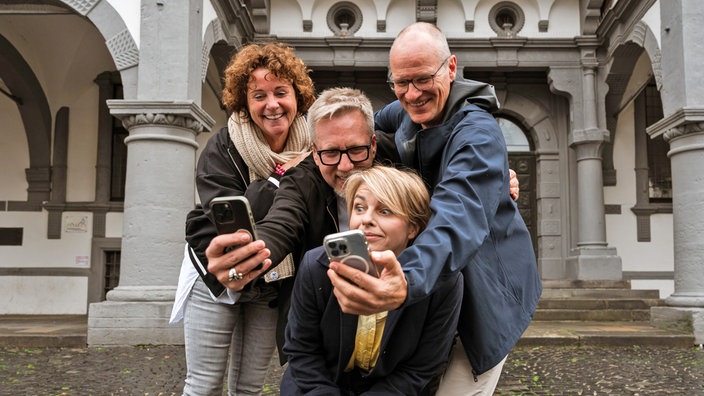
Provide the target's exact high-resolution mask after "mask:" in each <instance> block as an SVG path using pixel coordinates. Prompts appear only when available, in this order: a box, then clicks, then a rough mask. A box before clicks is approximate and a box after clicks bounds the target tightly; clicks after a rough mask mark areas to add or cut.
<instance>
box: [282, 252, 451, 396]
mask: <svg viewBox="0 0 704 396" xmlns="http://www.w3.org/2000/svg"><path fill="white" fill-rule="evenodd" d="M328 265H329V261H328V258H327V256H326V255H325V252H324V251H323V248H322V247H318V248H316V249H313V250H311V251H310V252H308V253H306V255H305V256H304V258H303V261H302V262H301V265H300V266H299V267H298V274H297V275H296V282H295V284H294V289H293V294H292V297H291V309H290V311H289V319H288V326H287V327H286V343H285V345H284V353H286V354H287V357H288V368H287V369H286V372H285V373H284V375H283V377H282V380H281V387H280V389H281V395H301V394H309V395H311V394H320V395H348V394H366V395H372V394H377V395H418V394H421V391H422V390H423V389H424V388H425V386H426V385H427V384H428V382H429V381H430V380H431V379H433V378H434V377H436V376H437V375H438V374H439V373H440V372H441V371H442V370H443V368H444V366H445V364H446V362H447V359H448V356H449V353H450V348H451V346H452V340H453V338H454V337H453V336H454V334H455V329H456V326H457V319H458V316H459V309H460V304H461V299H462V288H461V276H460V275H459V274H458V273H455V274H454V275H453V276H449V277H447V279H446V280H445V281H444V282H441V283H439V284H438V287H437V290H436V292H435V293H433V294H431V295H430V296H429V297H425V298H422V299H419V300H418V301H417V302H416V303H415V304H413V305H409V304H406V305H404V306H403V307H402V308H400V309H397V310H393V311H389V313H388V316H387V318H386V325H385V328H384V334H383V336H382V340H381V348H380V353H379V358H378V360H377V363H376V366H375V367H374V368H373V369H372V370H371V372H369V373H368V374H367V373H362V372H361V371H360V370H359V369H355V370H353V371H351V372H347V373H346V372H344V369H345V367H346V366H347V363H348V362H349V360H350V357H351V356H352V352H353V351H354V343H355V335H356V330H357V316H356V315H348V314H344V313H342V311H341V310H340V306H339V304H338V302H337V299H336V298H335V295H334V294H333V292H332V290H333V287H332V284H331V283H330V279H329V278H328V276H327V269H328Z"/></svg>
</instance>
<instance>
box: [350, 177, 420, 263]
mask: <svg viewBox="0 0 704 396" xmlns="http://www.w3.org/2000/svg"><path fill="white" fill-rule="evenodd" d="M350 229H358V230H361V231H362V232H364V235H365V236H366V237H367V242H368V243H369V248H370V249H371V250H373V251H382V250H391V251H393V252H394V254H396V255H397V256H398V255H399V254H401V252H402V251H403V249H405V248H406V246H408V243H409V241H410V240H412V239H413V238H415V237H416V235H417V234H418V227H417V226H415V225H412V224H410V223H409V222H408V217H407V216H402V215H400V214H397V213H394V212H393V211H392V210H391V209H389V207H388V206H386V205H385V204H384V203H383V202H379V200H377V198H376V196H375V195H374V194H373V193H372V192H371V191H370V190H369V188H368V187H367V185H366V184H365V183H362V184H361V185H360V186H359V188H358V189H357V191H356V192H355V194H354V202H353V203H352V210H351V211H350Z"/></svg>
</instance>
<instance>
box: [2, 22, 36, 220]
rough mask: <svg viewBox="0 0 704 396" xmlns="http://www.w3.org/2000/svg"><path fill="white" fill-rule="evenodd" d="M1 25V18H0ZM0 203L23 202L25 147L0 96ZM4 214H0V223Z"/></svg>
mask: <svg viewBox="0 0 704 396" xmlns="http://www.w3.org/2000/svg"><path fill="white" fill-rule="evenodd" d="M0 25H2V18H0ZM0 115H1V116H0V117H1V118H2V122H0V168H1V169H2V172H0V201H26V200H27V178H26V176H25V169H27V168H29V148H28V146H27V135H26V134H25V133H24V127H23V126H22V119H21V118H20V114H19V111H18V110H17V104H16V103H15V102H13V101H12V100H10V98H8V97H7V96H5V95H0ZM3 213H4V212H0V222H1V221H2V217H3Z"/></svg>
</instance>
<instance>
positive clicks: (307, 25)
mask: <svg viewBox="0 0 704 396" xmlns="http://www.w3.org/2000/svg"><path fill="white" fill-rule="evenodd" d="M303 31H304V32H312V31H313V21H312V20H310V19H304V20H303Z"/></svg>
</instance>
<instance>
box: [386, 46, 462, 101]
mask: <svg viewBox="0 0 704 396" xmlns="http://www.w3.org/2000/svg"><path fill="white" fill-rule="evenodd" d="M450 56H452V55H450ZM450 56H448V57H447V58H445V60H444V61H442V63H441V64H440V67H438V70H436V71H435V73H433V74H426V75H424V76H420V77H416V78H411V79H407V80H389V81H387V82H388V83H389V87H391V90H392V91H394V92H396V93H397V94H404V93H406V92H408V86H409V85H410V84H413V86H414V87H416V89H417V90H419V91H427V90H429V89H432V88H433V85H435V76H437V75H438V73H440V70H442V67H443V66H445V63H447V61H448V60H449V59H450Z"/></svg>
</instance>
